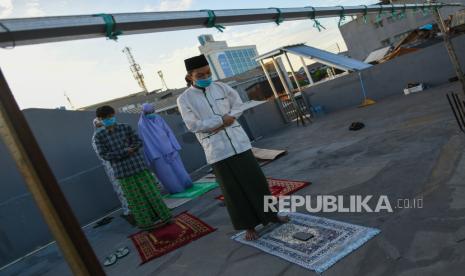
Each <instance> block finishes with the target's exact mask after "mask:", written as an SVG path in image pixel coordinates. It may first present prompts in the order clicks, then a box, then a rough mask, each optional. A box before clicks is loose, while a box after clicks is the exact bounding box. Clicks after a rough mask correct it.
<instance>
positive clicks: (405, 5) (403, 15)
mask: <svg viewBox="0 0 465 276" xmlns="http://www.w3.org/2000/svg"><path fill="white" fill-rule="evenodd" d="M406 13H407V4H404V8H403V9H402V11H401V12H400V13H399V19H402V18H404V17H405V14H406Z"/></svg>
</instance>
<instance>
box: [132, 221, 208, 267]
mask: <svg viewBox="0 0 465 276" xmlns="http://www.w3.org/2000/svg"><path fill="white" fill-rule="evenodd" d="M215 230H216V229H215V228H212V227H211V226H209V225H208V224H206V223H205V222H203V221H201V220H200V219H198V218H196V217H194V216H193V215H191V214H188V213H182V214H180V215H178V216H177V217H175V222H174V223H171V224H169V225H166V226H164V227H162V228H159V229H155V230H153V231H151V232H146V231H141V232H139V233H137V234H134V235H132V236H130V238H131V240H132V242H133V243H134V245H135V246H136V248H137V251H139V255H140V257H141V259H142V263H141V264H144V263H146V262H148V261H150V260H153V259H155V258H158V257H160V256H162V255H165V254H167V253H169V252H171V251H173V250H175V249H177V248H179V247H182V246H184V245H186V244H188V243H190V242H191V241H194V240H197V239H199V238H201V237H203V236H205V235H207V234H209V233H211V232H214V231H215Z"/></svg>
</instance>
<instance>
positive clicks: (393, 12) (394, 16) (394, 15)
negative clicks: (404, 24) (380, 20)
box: [391, 4, 398, 19]
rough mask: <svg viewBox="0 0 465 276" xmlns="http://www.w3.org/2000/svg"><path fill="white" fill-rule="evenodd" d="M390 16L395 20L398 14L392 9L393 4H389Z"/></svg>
mask: <svg viewBox="0 0 465 276" xmlns="http://www.w3.org/2000/svg"><path fill="white" fill-rule="evenodd" d="M391 16H392V18H393V19H397V16H398V14H397V13H396V10H395V9H394V4H391Z"/></svg>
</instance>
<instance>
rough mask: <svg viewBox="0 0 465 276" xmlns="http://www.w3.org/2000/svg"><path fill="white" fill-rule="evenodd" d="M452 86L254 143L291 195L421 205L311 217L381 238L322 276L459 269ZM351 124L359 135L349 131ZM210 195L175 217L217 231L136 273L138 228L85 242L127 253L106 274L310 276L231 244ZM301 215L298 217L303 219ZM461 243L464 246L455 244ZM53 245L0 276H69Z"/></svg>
mask: <svg viewBox="0 0 465 276" xmlns="http://www.w3.org/2000/svg"><path fill="white" fill-rule="evenodd" d="M458 89H459V86H458V85H457V84H454V85H447V86H443V87H438V88H435V89H430V90H427V91H424V92H421V93H419V94H414V95H409V96H395V97H390V98H387V99H384V100H382V101H380V102H378V103H377V104H376V105H373V106H370V107H366V108H361V109H359V108H351V109H347V110H343V111H340V112H335V113H331V114H328V115H326V116H324V117H321V118H318V119H316V120H315V123H314V124H312V125H311V126H307V127H296V126H295V125H290V126H289V127H287V128H286V129H283V130H282V131H280V132H279V133H276V134H275V135H273V136H270V137H267V138H265V139H263V140H260V141H259V142H257V143H256V145H255V146H257V147H262V148H276V149H287V150H288V154H287V155H286V156H284V157H282V158H280V159H278V160H277V161H275V162H272V163H270V164H268V165H266V166H265V167H263V169H264V171H265V174H266V175H267V176H270V177H277V178H289V179H296V180H308V181H311V182H313V184H312V185H311V186H309V187H307V188H306V189H303V190H300V191H299V192H298V194H302V195H317V194H333V195H369V194H371V195H374V196H375V197H376V196H378V195H388V196H389V199H390V200H391V203H392V204H393V207H395V206H394V205H395V204H396V202H397V199H413V198H423V208H421V209H400V208H398V209H395V210H394V212H393V213H386V212H383V213H353V214H347V213H326V214H318V215H320V216H324V217H328V218H333V219H337V220H341V221H346V222H350V223H355V224H360V225H364V226H370V227H376V228H379V229H381V231H382V232H381V234H380V235H378V236H377V237H375V238H374V239H372V240H370V241H369V242H368V243H366V244H365V245H364V246H363V247H361V248H359V249H358V250H356V251H354V252H353V253H351V254H350V255H348V256H347V257H345V258H343V259H342V260H341V261H339V262H338V263H336V264H335V265H334V266H332V267H331V268H330V269H328V270H327V271H326V272H325V273H324V274H325V275H357V276H359V275H438V274H444V275H463V269H464V267H465V183H464V180H463V179H464V178H465V155H464V154H463V148H464V145H465V134H463V133H461V132H459V131H458V127H457V124H456V122H455V119H454V118H453V115H452V113H451V111H450V109H449V106H448V104H447V100H446V98H445V92H447V91H451V90H455V91H458ZM353 121H361V122H363V123H365V125H366V127H365V128H364V129H362V130H360V131H357V132H352V131H348V126H349V125H350V123H351V122H353ZM219 194H220V191H219V190H218V189H216V190H214V191H212V192H210V193H208V194H206V195H204V196H202V197H200V198H198V199H196V200H194V201H191V202H189V203H187V204H186V205H184V206H182V207H180V208H178V209H176V210H175V212H176V213H179V212H182V211H185V210H189V212H190V213H192V214H194V215H195V216H198V217H199V218H201V219H202V220H204V221H205V222H207V223H208V224H210V225H212V226H213V227H216V228H218V230H217V231H216V232H214V233H212V234H210V235H207V236H205V237H203V238H201V239H200V240H197V241H195V242H192V243H190V244H189V245H187V246H184V247H182V248H180V249H178V250H176V251H174V252H171V253H170V254H167V255H165V256H163V257H160V258H158V259H156V260H153V261H151V262H149V263H147V264H144V265H142V266H140V265H139V263H140V260H139V256H138V254H137V252H136V249H135V248H134V247H133V246H132V244H131V242H130V241H129V240H128V239H127V236H128V235H130V234H132V233H135V232H136V231H137V229H134V228H132V227H130V226H129V225H128V224H127V223H126V222H125V221H124V220H122V219H120V218H119V217H118V214H113V216H115V220H114V221H113V222H112V223H110V224H109V225H107V226H104V227H101V228H98V229H91V228H86V234H87V236H88V238H89V240H90V242H91V243H92V246H93V248H94V250H95V252H96V253H97V255H98V256H99V258H100V259H103V258H104V257H105V256H106V255H108V254H110V253H111V252H112V250H114V249H116V248H118V247H120V246H123V245H126V246H129V247H130V248H131V250H132V252H131V254H130V255H129V256H128V257H126V258H124V259H122V260H120V261H119V262H118V263H117V264H116V265H114V266H112V267H109V268H106V272H107V273H108V275H128V276H129V275H160V276H161V275H168V276H173V275H202V276H208V275H242V274H244V275H248V274H250V273H253V274H254V275H255V276H259V275H266V276H271V275H316V273H314V272H311V271H308V270H306V269H303V268H301V267H299V266H297V265H294V264H291V263H289V262H286V261H284V260H282V259H280V258H277V257H274V256H271V255H269V254H265V253H263V252H261V251H259V250H257V249H255V248H252V247H248V246H245V245H242V244H239V243H236V242H234V241H232V240H230V236H231V235H233V234H234V233H236V232H235V231H234V230H233V228H232V226H231V224H230V222H229V219H228V215H227V213H226V209H225V207H221V206H219V204H218V202H217V201H216V200H215V199H214V197H215V196H217V195H219ZM302 212H304V210H302ZM462 241H463V242H462ZM68 274H70V271H69V269H68V268H67V266H66V264H65V262H64V261H63V259H62V257H61V255H60V253H59V251H58V250H57V248H56V246H55V245H51V246H48V247H47V248H45V249H43V250H41V251H39V252H37V253H35V254H33V255H32V256H29V257H27V258H25V259H23V260H22V261H20V262H18V263H16V264H14V265H12V266H10V267H8V268H7V269H5V270H3V271H0V275H21V276H24V275H59V276H63V275H68Z"/></svg>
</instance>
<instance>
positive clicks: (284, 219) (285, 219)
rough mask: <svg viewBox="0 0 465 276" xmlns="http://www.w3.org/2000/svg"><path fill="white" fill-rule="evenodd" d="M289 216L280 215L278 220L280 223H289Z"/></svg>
mask: <svg viewBox="0 0 465 276" xmlns="http://www.w3.org/2000/svg"><path fill="white" fill-rule="evenodd" d="M289 220H290V219H289V216H278V221H279V222H280V223H288V222H289Z"/></svg>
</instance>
